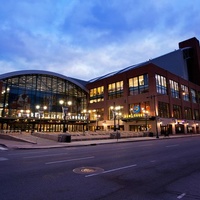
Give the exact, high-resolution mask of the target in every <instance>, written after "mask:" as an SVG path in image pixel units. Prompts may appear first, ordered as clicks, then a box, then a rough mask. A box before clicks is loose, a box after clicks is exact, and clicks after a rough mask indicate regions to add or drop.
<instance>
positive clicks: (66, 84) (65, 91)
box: [0, 70, 88, 132]
mask: <svg viewBox="0 0 200 200" xmlns="http://www.w3.org/2000/svg"><path fill="white" fill-rule="evenodd" d="M0 80H1V84H0V91H1V100H0V111H1V112H0V125H1V129H2V130H13V131H17V130H21V131H44V132H55V131H56V132H57V131H58V132H59V131H65V130H67V129H68V130H69V131H79V130H83V127H84V125H85V124H86V118H85V114H84V113H83V112H82V111H83V110H85V109H86V106H87V94H88V91H87V89H86V87H85V85H86V82H84V81H81V80H77V79H73V78H69V77H66V76H63V75H60V74H56V73H53V72H48V71H40V70H25V71H17V72H12V73H6V74H2V75H0Z"/></svg>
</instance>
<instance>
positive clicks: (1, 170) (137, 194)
mask: <svg viewBox="0 0 200 200" xmlns="http://www.w3.org/2000/svg"><path fill="white" fill-rule="evenodd" d="M0 180H1V184H0V191H1V197H0V199H1V200H17V199H19V200H32V199H33V200H55V199H57V200H66V199H70V200H111V199H115V200H118V199H120V200H126V199H127V200H135V199H136V200H154V199H155V200H157V199H158V200H173V199H182V200H193V199H200V137H192V136H191V137H187V138H178V139H165V140H162V139H158V140H155V141H143V142H127V143H115V144H109V145H108V144H107V145H91V146H85V147H70V148H58V149H40V150H39V149H38V150H36V149H35V150H6V149H5V148H1V149H0Z"/></svg>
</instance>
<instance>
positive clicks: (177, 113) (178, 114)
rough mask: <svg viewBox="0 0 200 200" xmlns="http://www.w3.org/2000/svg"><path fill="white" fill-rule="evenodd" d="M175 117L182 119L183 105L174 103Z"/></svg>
mask: <svg viewBox="0 0 200 200" xmlns="http://www.w3.org/2000/svg"><path fill="white" fill-rule="evenodd" d="M173 117H174V118H177V119H181V118H182V113H181V106H179V105H173Z"/></svg>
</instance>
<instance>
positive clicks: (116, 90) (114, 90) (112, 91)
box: [108, 81, 123, 99]
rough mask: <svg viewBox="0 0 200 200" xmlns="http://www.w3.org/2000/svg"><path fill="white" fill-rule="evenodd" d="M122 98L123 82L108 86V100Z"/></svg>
mask: <svg viewBox="0 0 200 200" xmlns="http://www.w3.org/2000/svg"><path fill="white" fill-rule="evenodd" d="M122 96H123V81H119V82H116V83H111V84H109V85H108V98H109V99H114V98H119V97H122Z"/></svg>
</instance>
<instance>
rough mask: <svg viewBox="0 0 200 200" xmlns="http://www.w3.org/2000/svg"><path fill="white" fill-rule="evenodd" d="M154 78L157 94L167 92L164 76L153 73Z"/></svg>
mask: <svg viewBox="0 0 200 200" xmlns="http://www.w3.org/2000/svg"><path fill="white" fill-rule="evenodd" d="M155 78H156V90H157V93H159V94H167V83H166V78H165V77H164V76H160V75H158V74H156V75H155Z"/></svg>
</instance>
